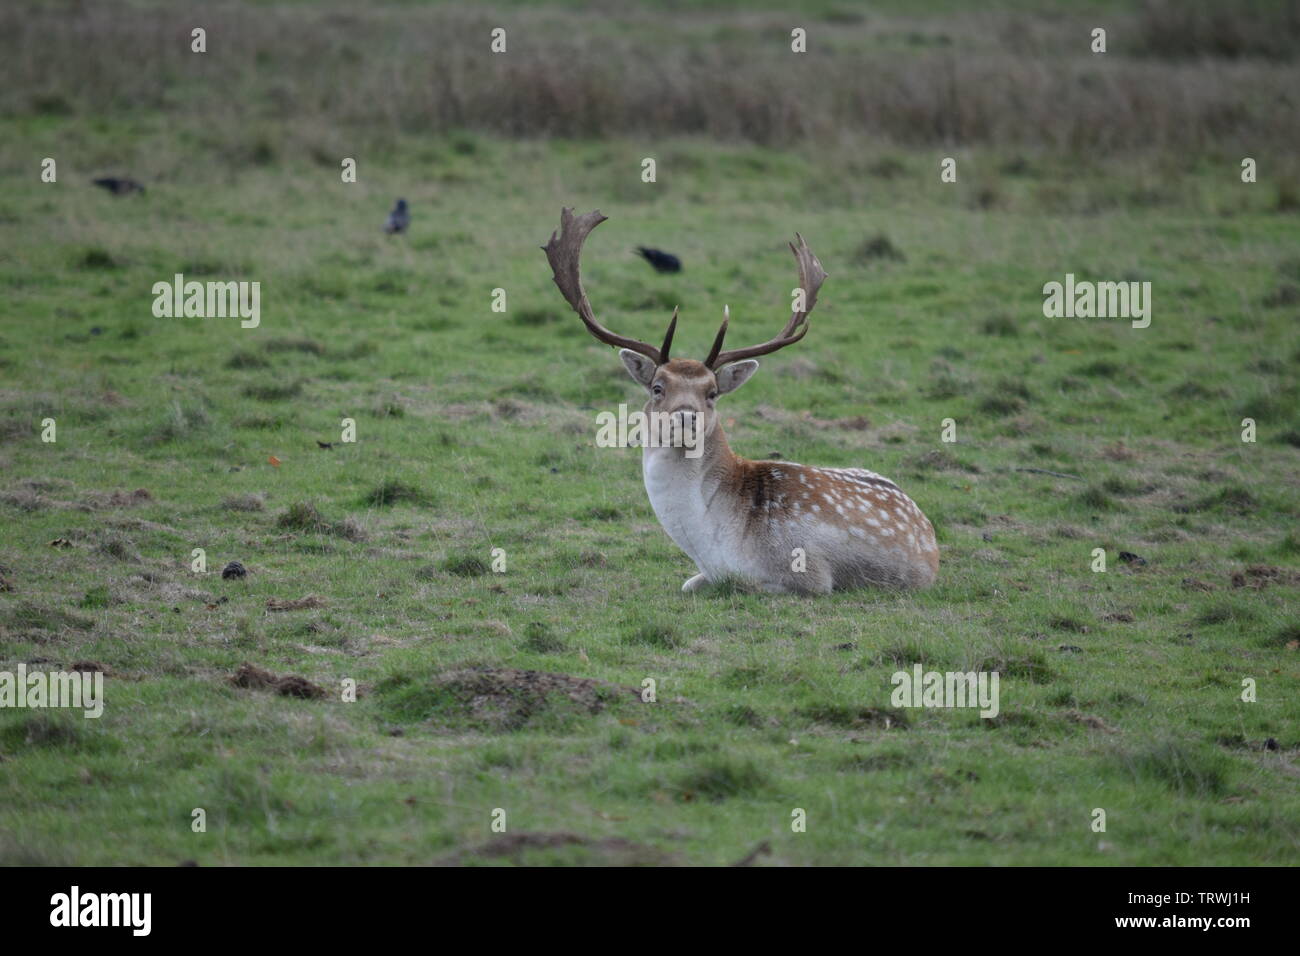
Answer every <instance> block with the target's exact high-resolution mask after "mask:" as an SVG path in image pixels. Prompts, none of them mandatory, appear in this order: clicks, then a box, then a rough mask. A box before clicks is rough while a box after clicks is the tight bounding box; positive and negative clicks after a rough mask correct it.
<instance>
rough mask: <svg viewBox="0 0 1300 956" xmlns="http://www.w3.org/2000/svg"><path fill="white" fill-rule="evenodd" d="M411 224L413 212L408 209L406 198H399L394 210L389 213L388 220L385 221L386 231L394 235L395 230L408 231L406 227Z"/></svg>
mask: <svg viewBox="0 0 1300 956" xmlns="http://www.w3.org/2000/svg"><path fill="white" fill-rule="evenodd" d="M410 224H411V214H410V212H409V211H407V208H406V200H405V199H399V200H397V205H396V206H394V207H393V211H392V212H390V213H389V214H388V222H386V223H384V232H386V233H388V234H389V235H392V234H393V233H395V232H406V227H407V226H409V225H410Z"/></svg>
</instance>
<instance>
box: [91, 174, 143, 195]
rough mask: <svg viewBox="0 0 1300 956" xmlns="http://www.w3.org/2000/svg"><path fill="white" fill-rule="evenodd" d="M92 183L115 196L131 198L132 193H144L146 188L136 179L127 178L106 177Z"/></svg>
mask: <svg viewBox="0 0 1300 956" xmlns="http://www.w3.org/2000/svg"><path fill="white" fill-rule="evenodd" d="M92 182H93V183H94V184H95V185H96V186H99V187H100V188H101V189H107V190H108V191H109V192H111V193H112V194H113V195H114V196H129V195H131V193H142V192H144V187H143V186H141V185H140V184H139V183H137V182H136V181H135V180H134V179H127V178H126V177H125V176H120V177H119V176H104V177H102V178H100V179H95V180H92Z"/></svg>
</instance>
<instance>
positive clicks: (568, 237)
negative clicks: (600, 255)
mask: <svg viewBox="0 0 1300 956" xmlns="http://www.w3.org/2000/svg"><path fill="white" fill-rule="evenodd" d="M608 218H609V217H608V216H602V215H601V214H600V210H599V209H596V210H593V211H592V212H588V213H584V214H583V215H581V216H575V215H574V214H573V210H572V209H568V208H566V209H562V210H561V211H560V232H559V236H558V238H557V236H556V234H555V233H551V241H550V242H548V243H547V244H546V245H544V246H542V250H543V251H544V252H545V253H546V261H547V262H549V263H550V264H551V272H553V273H554V277H555V284H556V285H557V286H558V287H559V289H560V293H561V294H562V295H563V296H564V298H565V301H567V302H568V303H569V305H570V306H572V307H573V311H574V312H577V313H578V318H580V319H582V323H583V325H585V326H586V327H587V331H588V332H590V333H591V334H592V335H594V336H595V337H596V338H598V339H600V341H602V342H604V343H605V344H606V345H613V346H615V347H617V348H622V349H631V350H632V351H633V352H638V353H640V354H641V355H644V356H645V357H646V358H648V359H650V361H652V362H654V363H655V364H656V365H663V364H664V363H665V362H667V361H668V350H669V349H670V348H671V347H672V344H673V333H674V332H675V331H677V310H676V309H673V319H672V322H670V323H669V324H668V334H667V335H665V336H664V344H663V345H662V346H660V347H659V348H655V347H654V346H653V345H650V344H649V343H646V342H641V341H638V340H637V339H629V338H627V337H625V336H622V335H619V334H617V333H615V332H611V331H610V330H609V329H607V328H605V327H604V326H603V325H601V324H600V323H599V322H597V321H596V316H595V315H594V314H593V313H592V311H591V303H590V302H589V301H587V292H586V290H585V289H583V287H582V279H581V278H580V276H579V274H578V260H579V259H580V258H581V257H582V244H583V242H584V241H586V239H587V235H588V234H589V233H590V232H591V230H593V229H595V228H596V227H597V226H599V225H600V224H601V223H602V222H604V221H605V220H606V219H608Z"/></svg>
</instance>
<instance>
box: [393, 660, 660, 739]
mask: <svg viewBox="0 0 1300 956" xmlns="http://www.w3.org/2000/svg"><path fill="white" fill-rule="evenodd" d="M382 691H383V692H384V693H385V694H386V695H388V696H390V699H391V701H392V702H393V704H394V705H395V706H396V707H398V709H399V710H400V712H401V715H402V716H404V717H406V718H408V719H415V720H429V719H435V720H437V721H438V722H450V723H456V722H463V721H466V720H468V721H469V722H471V723H475V724H480V725H486V726H488V727H491V728H493V729H496V730H515V729H518V728H521V727H523V726H525V725H527V724H529V723H530V722H531V721H533V720H535V719H537V718H540V717H542V716H544V715H549V714H556V715H560V714H563V712H564V711H566V710H568V711H570V712H573V711H576V712H579V713H583V714H598V713H600V712H601V711H603V710H604V709H605V708H606V707H607V706H609V705H610V704H611V703H614V702H616V701H620V700H622V701H637V702H640V700H641V692H640V691H639V690H638V689H637V688H635V687H627V686H624V685H621V684H613V683H610V682H608V681H602V680H592V679H590V678H586V677H572V676H570V675H568V674H552V673H548V672H545V671H529V670H520V669H518V668H514V667H487V666H482V665H480V666H477V667H469V668H464V669H461V670H455V671H449V672H447V673H443V674H439V675H437V676H435V677H434V678H433V679H432V681H430V682H429V683H427V684H425V683H421V682H419V681H416V680H414V679H413V678H411V677H409V676H407V675H397V676H396V677H393V678H390V679H389V680H388V681H386V682H385V684H384V686H383V688H382Z"/></svg>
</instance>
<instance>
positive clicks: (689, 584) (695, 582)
mask: <svg viewBox="0 0 1300 956" xmlns="http://www.w3.org/2000/svg"><path fill="white" fill-rule="evenodd" d="M708 583H709V579H708V577H707V576H706V575H705V573H704V572H703V571H701V572H700V573H699V574H697V575H695V577H693V578H687V579H686V583H685V584H683V585H682V590H683V591H686V592H690V591H698V590H699V589H700V588H701V587H703V586H704V585H705V584H708Z"/></svg>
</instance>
